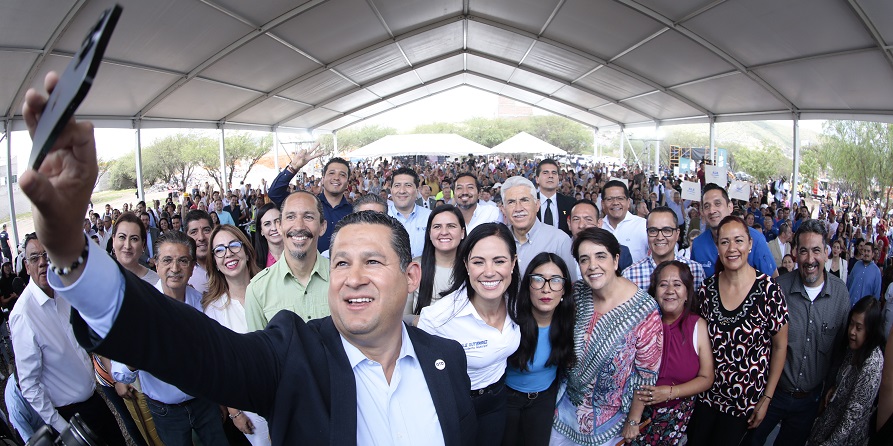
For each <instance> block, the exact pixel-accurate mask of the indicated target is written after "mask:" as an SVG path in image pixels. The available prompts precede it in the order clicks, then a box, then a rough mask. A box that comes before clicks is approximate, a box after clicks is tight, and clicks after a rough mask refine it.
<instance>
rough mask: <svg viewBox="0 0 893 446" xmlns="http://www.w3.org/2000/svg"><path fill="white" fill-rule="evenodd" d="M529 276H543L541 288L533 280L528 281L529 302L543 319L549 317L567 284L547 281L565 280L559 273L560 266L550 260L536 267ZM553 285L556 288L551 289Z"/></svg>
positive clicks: (535, 312)
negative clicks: (560, 284)
mask: <svg viewBox="0 0 893 446" xmlns="http://www.w3.org/2000/svg"><path fill="white" fill-rule="evenodd" d="M531 276H541V277H542V278H543V282H542V283H540V286H542V288H539V289H537V288H536V287H537V286H538V285H536V284H535V283H534V280H531V281H530V303H531V304H533V312H534V314H538V315H540V316H543V317H544V319H545V318H551V317H552V314H553V313H554V312H555V308H556V307H558V304H559V303H560V302H561V296H562V294H563V293H564V287H565V286H568V284H567V282H566V281H565V283H564V285H562V286H561V287H558V286H557V284H553V283H549V281H550V280H553V279H556V280H555V282H558V280H557V279H564V280H566V278H565V277H564V276H563V275H562V274H561V268H559V267H558V265H556V264H554V263H551V262H550V263H544V264H542V265H540V266H538V267H536V268H535V269H534V270H533V272H532V273H531ZM553 287H554V288H556V290H553V289H552V288H553Z"/></svg>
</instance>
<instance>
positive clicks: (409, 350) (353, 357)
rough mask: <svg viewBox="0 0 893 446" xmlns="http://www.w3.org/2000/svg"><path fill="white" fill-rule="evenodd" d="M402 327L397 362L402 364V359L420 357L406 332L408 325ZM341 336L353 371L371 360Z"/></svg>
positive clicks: (401, 325)
mask: <svg viewBox="0 0 893 446" xmlns="http://www.w3.org/2000/svg"><path fill="white" fill-rule="evenodd" d="M400 327H401V330H402V331H401V334H400V336H401V341H400V353H398V354H397V361H396V362H400V360H401V359H403V358H405V357H407V356H412V357H413V358H416V359H418V356H416V353H415V348H414V347H413V346H412V341H411V340H410V339H409V332H407V331H406V325H404V324H402V323H401V324H400ZM339 336H341V345H342V346H343V347H344V353H345V354H347V361H348V362H349V363H350V368H351V369H354V368H356V367H357V365H359V364H360V363H361V362H363V361H365V360H367V359H369V358H367V357H366V355H364V354H363V352H361V351H360V349H358V348H356V347H354V345H353V344H351V343H350V342H348V341H347V339H345V338H344V335H340V334H339Z"/></svg>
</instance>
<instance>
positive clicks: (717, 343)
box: [688, 215, 788, 446]
mask: <svg viewBox="0 0 893 446" xmlns="http://www.w3.org/2000/svg"><path fill="white" fill-rule="evenodd" d="M716 235H717V236H716V247H717V251H718V252H719V255H718V260H717V262H716V273H715V274H714V275H713V276H710V277H708V278H707V280H705V281H704V285H703V286H701V289H700V290H698V301H699V302H700V314H701V316H702V317H703V318H704V319H705V320H706V321H707V334H708V336H709V337H710V342H711V345H712V347H713V360H714V361H715V364H716V365H715V367H714V368H715V370H716V372H715V376H714V381H713V385H712V386H711V387H710V389H708V390H707V391H706V392H703V393H702V394H701V395H702V397H701V399H700V400H699V401H698V402H697V403H696V404H695V411H694V414H693V415H692V418H691V422H690V424H689V429H688V444H689V445H691V446H698V445H716V444H738V442H739V441H740V440H741V439H742V438H743V437H744V435H745V434H746V433H747V430H748V429H755V428H757V427H758V426H759V425H760V423H762V421H763V418H765V417H766V411H767V410H768V409H769V401H770V400H771V399H772V396H773V395H774V394H775V389H776V386H777V385H778V380H779V379H780V378H781V373H782V370H783V368H784V362H785V355H786V353H787V346H788V324H787V322H788V309H787V305H786V304H785V298H784V294H783V293H782V291H781V288H779V286H778V284H777V283H775V280H773V279H772V278H771V277H769V276H767V275H766V274H764V273H761V272H759V271H757V270H756V269H754V267H752V266H750V265H749V264H748V263H747V256H748V253H749V252H750V250H751V248H752V247H753V240H752V239H751V237H750V232H749V230H748V229H747V226H746V225H745V224H744V220H742V219H741V218H739V217H735V216H731V215H730V216H728V217H726V218H724V219H722V221H720V223H719V226H718V227H717V230H716Z"/></svg>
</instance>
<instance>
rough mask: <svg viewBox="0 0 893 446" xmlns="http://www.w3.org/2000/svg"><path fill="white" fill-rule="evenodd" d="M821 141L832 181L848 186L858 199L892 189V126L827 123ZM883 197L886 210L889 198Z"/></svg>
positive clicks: (850, 122)
mask: <svg viewBox="0 0 893 446" xmlns="http://www.w3.org/2000/svg"><path fill="white" fill-rule="evenodd" d="M821 140H822V146H823V147H822V150H823V159H825V160H827V163H828V166H829V167H830V173H831V176H832V178H834V179H836V180H838V181H841V182H844V183H847V184H848V185H850V186H851V187H852V188H853V189H854V190H855V192H856V194H857V196H861V197H868V196H870V195H871V192H872V191H874V190H881V191H887V190H888V188H889V187H890V186H891V185H893V170H891V168H893V125H891V124H884V123H879V122H862V121H827V122H825V124H824V126H823V128H822V137H821ZM884 197H885V198H884V200H885V208H889V195H888V194H886V193H885V194H884Z"/></svg>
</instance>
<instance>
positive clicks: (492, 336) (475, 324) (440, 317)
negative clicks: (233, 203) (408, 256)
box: [418, 288, 521, 390]
mask: <svg viewBox="0 0 893 446" xmlns="http://www.w3.org/2000/svg"><path fill="white" fill-rule="evenodd" d="M418 327H419V328H421V329H422V330H425V331H426V332H428V333H431V334H433V335H437V336H440V337H443V338H447V339H453V340H455V341H457V342H459V344H461V345H462V348H463V349H465V356H466V357H467V358H468V377H469V378H470V379H471V389H472V390H477V389H482V388H484V387H487V386H489V385H490V384H493V383H495V382H497V381H499V379H500V378H501V377H502V375H504V374H505V365H506V362H505V360H506V359H508V357H509V356H511V355H512V353H515V351H516V350H518V346H519V345H520V344H521V329H520V328H519V327H518V325H517V324H515V323H514V322H513V321H512V318H510V317H509V316H508V315H506V316H505V322H504V323H503V325H502V330H497V329H496V328H494V327H491V326H489V325H487V323H486V322H484V320H483V319H482V318H481V316H480V315H479V314H478V312H477V310H476V309H475V308H474V305H472V304H471V302H470V301H469V300H468V293H467V292H466V289H465V288H463V289H460V290H458V291H456V292H455V293H452V294H450V295H448V296H444V297H443V299H440V300H439V301H437V302H435V303H433V304H431V305H429V306H427V307H425V308H422V314H421V315H420V316H419V324H418Z"/></svg>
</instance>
